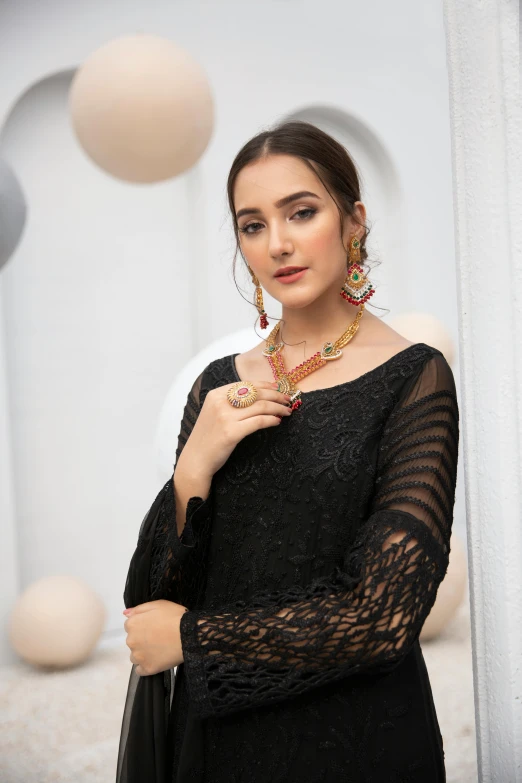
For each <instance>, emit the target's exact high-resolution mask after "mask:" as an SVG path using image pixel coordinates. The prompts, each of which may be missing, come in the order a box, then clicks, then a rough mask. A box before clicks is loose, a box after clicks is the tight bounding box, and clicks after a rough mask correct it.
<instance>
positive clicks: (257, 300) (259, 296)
mask: <svg viewBox="0 0 522 783" xmlns="http://www.w3.org/2000/svg"><path fill="white" fill-rule="evenodd" d="M248 269H249V270H250V274H251V275H252V281H253V283H254V285H255V287H256V292H255V297H254V304H255V306H256V307H257V311H258V313H259V317H260V322H259V324H260V326H261V329H266V327H267V326H268V318H267V315H266V311H265V308H264V305H263V291H262V289H261V286H260V285H259V280H258V279H257V277H256V275H255V274H254V273H253V272H252V270H251V269H250V267H248Z"/></svg>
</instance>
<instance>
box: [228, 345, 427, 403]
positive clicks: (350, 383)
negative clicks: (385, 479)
mask: <svg viewBox="0 0 522 783" xmlns="http://www.w3.org/2000/svg"><path fill="white" fill-rule="evenodd" d="M420 346H423V347H425V348H429V349H430V350H432V351H433V350H436V349H434V348H433V347H432V346H430V345H427V343H412V345H408V346H407V347H406V348H403V349H402V351H398V352H397V353H394V354H393V356H390V358H389V359H386V361H385V362H382V363H381V364H378V365H377V367H373V368H372V369H371V370H367V371H366V372H364V373H362V375H358V376H357V378H353V380H351V381H343V383H337V384H335V386H324V387H322V388H320V389H310V390H309V391H302V392H301V396H303V395H305V394H306V395H309V394H320V393H321V392H326V391H332V390H334V389H343V388H345V387H347V386H353V385H354V384H356V383H360V382H361V381H363V380H364V379H365V378H368V376H370V375H373V374H374V373H376V372H378V371H379V370H382V368H383V367H386V366H387V365H388V364H391V362H393V361H395V360H396V359H397V357H399V356H403V355H404V354H405V353H408V351H411V350H412V349H413V348H419V347H420ZM240 353H241V352H240V351H238V352H237V353H232V354H230V360H231V362H230V363H231V365H232V371H233V373H234V375H235V376H236V380H237V381H241V383H245V381H244V380H243V378H240V377H239V373H238V371H237V369H236V356H239V354H240Z"/></svg>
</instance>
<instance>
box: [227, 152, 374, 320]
mask: <svg viewBox="0 0 522 783" xmlns="http://www.w3.org/2000/svg"><path fill="white" fill-rule="evenodd" d="M304 191H307V192H308V195H301V196H299V197H297V198H292V200H288V201H287V197H290V196H293V195H294V194H297V193H303V192H304ZM234 206H235V210H236V219H237V223H238V228H239V237H240V247H241V251H242V253H243V256H244V257H245V259H246V261H247V263H248V265H249V266H250V268H251V269H252V271H253V272H254V274H256V275H257V277H258V278H259V282H260V284H261V285H262V286H263V288H265V289H266V290H267V291H268V293H269V294H271V296H273V297H274V298H275V299H277V300H278V301H280V302H282V304H283V305H284V306H287V307H291V308H292V307H304V306H306V305H307V304H310V303H311V302H312V301H314V300H315V299H317V297H319V296H321V295H322V294H323V293H325V292H326V291H328V290H329V289H332V290H335V291H336V293H337V294H338V291H339V288H340V287H341V286H342V284H343V282H344V279H345V277H346V268H347V267H346V262H347V252H346V250H345V249H344V248H343V244H342V242H341V231H340V217H339V210H338V209H337V206H336V204H335V202H334V201H333V199H332V198H331V196H330V194H329V193H328V191H327V190H326V189H325V188H324V187H323V185H322V183H321V181H320V180H319V179H318V178H317V177H316V176H315V174H314V173H313V172H312V171H311V170H310V169H309V168H308V167H307V166H306V165H305V164H304V163H303V162H302V161H301V160H300V159H299V158H296V157H294V156H292V155H270V156H269V157H267V158H264V159H263V160H260V161H256V162H255V163H252V164H250V165H249V166H246V167H245V168H243V169H242V170H241V171H240V172H239V174H238V176H237V179H236V183H235V188H234ZM356 210H357V215H358V218H359V220H361V222H364V220H365V218H366V212H365V208H364V205H363V204H362V202H360V201H357V202H356ZM355 233H357V235H358V236H359V237H361V236H362V234H363V228H362V227H361V226H358V225H357V224H356V223H355V222H354V221H352V220H351V219H350V217H349V216H346V217H345V223H344V233H343V238H342V239H343V243H344V247H346V248H347V247H348V246H349V245H348V243H349V241H350V239H351V238H352V236H353V235H354V234H355ZM285 266H299V267H306V271H305V273H304V274H303V275H301V277H300V278H299V279H296V280H295V282H290V283H286V284H285V283H281V282H280V280H281V279H283V280H284V278H278V277H275V276H274V275H275V272H276V271H277V270H278V269H281V268H282V267H285Z"/></svg>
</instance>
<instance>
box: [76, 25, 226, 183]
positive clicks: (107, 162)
mask: <svg viewBox="0 0 522 783" xmlns="http://www.w3.org/2000/svg"><path fill="white" fill-rule="evenodd" d="M69 108H70V113H71V120H72V125H73V128H74V131H75V133H76V135H77V137H78V140H79V142H80V144H81V145H82V147H83V149H84V150H85V152H86V153H87V155H89V157H90V158H92V160H93V161H94V162H95V163H97V164H98V165H99V166H100V167H101V168H102V169H104V170H105V171H107V172H108V173H109V174H112V175H113V176H115V177H118V178H119V179H122V180H125V181H128V182H159V181H161V180H165V179H169V178H171V177H174V176H176V175H178V174H181V173H182V172H184V171H187V170H188V169H190V168H191V167H192V166H193V165H194V164H195V163H196V162H197V161H198V160H199V158H200V157H201V155H202V154H203V152H204V151H205V149H206V147H207V145H208V142H209V139H210V136H211V134H212V128H213V122H214V106H213V101H212V95H211V91H210V86H209V84H208V81H207V78H206V75H205V73H204V72H203V70H202V68H201V66H200V65H199V64H198V63H197V62H196V61H195V60H194V59H193V57H192V56H191V55H190V54H189V53H188V52H186V51H185V50H184V49H181V48H180V47H179V46H177V45H176V44H175V43H174V42H173V41H170V40H168V39H166V38H161V37H159V36H155V35H135V36H128V37H123V38H118V39H116V40H114V41H111V42H110V43H107V44H105V45H104V46H102V47H101V48H99V49H97V50H96V51H95V52H93V54H91V55H90V57H88V59H87V60H86V61H85V63H84V64H83V66H82V67H81V68H80V69H79V70H78V71H77V72H76V74H75V77H74V79H73V82H72V84H71V89H70V95H69Z"/></svg>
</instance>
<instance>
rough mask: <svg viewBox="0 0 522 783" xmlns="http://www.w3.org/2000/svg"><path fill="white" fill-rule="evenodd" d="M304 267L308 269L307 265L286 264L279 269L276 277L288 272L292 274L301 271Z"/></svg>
mask: <svg viewBox="0 0 522 783" xmlns="http://www.w3.org/2000/svg"><path fill="white" fill-rule="evenodd" d="M303 269H306V267H305V266H285V267H283V268H282V269H279V270H278V271H277V272H276V273H275V275H274V277H281V276H282V275H283V276H286V275H287V274H291V273H293V272H301V271H302V270H303Z"/></svg>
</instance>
